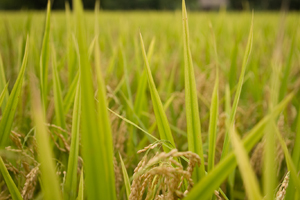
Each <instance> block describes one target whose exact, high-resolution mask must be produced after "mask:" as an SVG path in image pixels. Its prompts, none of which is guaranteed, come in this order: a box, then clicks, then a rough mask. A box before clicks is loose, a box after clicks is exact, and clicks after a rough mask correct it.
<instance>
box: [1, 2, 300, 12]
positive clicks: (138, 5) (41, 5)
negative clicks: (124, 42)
mask: <svg viewBox="0 0 300 200" xmlns="http://www.w3.org/2000/svg"><path fill="white" fill-rule="evenodd" d="M51 1H52V8H53V9H64V7H65V2H64V1H63V0H51ZM68 1H69V3H70V5H71V6H72V1H70V0H68ZM83 3H84V7H85V8H86V9H93V8H94V5H95V0H83ZM186 3H187V7H188V8H189V9H193V10H196V9H206V10H207V9H216V8H219V7H220V6H208V7H207V6H206V5H207V3H209V4H213V5H223V4H224V3H225V5H226V7H227V8H228V9H231V10H242V9H255V10H279V9H280V8H281V7H282V5H287V7H288V9H289V10H299V9H300V1H299V0H283V1H282V0H263V1H261V0H248V1H246V0H244V1H241V0H188V1H186ZM46 4H47V0H1V1H0V9H1V10H6V9H8V10H18V9H24V10H26V9H45V8H46ZM100 4H101V8H102V9H108V10H134V9H150V10H176V9H180V6H181V1H179V0H177V1H176V0H130V1H127V0H101V3H100Z"/></svg>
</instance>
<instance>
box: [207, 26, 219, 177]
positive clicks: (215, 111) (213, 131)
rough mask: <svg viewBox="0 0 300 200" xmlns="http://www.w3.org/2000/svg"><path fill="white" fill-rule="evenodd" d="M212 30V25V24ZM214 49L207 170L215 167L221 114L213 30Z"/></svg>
mask: <svg viewBox="0 0 300 200" xmlns="http://www.w3.org/2000/svg"><path fill="white" fill-rule="evenodd" d="M211 30H212V26H211ZM212 35H213V42H214V49H215V54H216V61H217V67H216V80H215V86H214V89H213V93H212V100H211V105H210V118H209V129H208V134H209V136H208V137H209V139H208V140H209V151H208V166H207V171H208V172H209V171H211V169H213V168H214V165H215V164H214V160H215V152H216V137H217V123H218V115H219V91H218V90H219V68H218V55H217V46H216V40H215V34H214V32H213V30H212Z"/></svg>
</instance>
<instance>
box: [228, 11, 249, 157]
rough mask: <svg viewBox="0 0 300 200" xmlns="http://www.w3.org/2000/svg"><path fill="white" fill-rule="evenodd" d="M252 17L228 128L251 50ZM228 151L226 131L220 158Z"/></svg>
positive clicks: (237, 101)
mask: <svg viewBox="0 0 300 200" xmlns="http://www.w3.org/2000/svg"><path fill="white" fill-rule="evenodd" d="M253 16H254V15H253V13H252V20H251V26H250V31H249V36H248V42H247V47H246V51H245V54H244V58H243V64H242V69H241V74H240V78H239V82H238V85H237V90H236V93H235V96H234V101H233V105H232V108H231V112H230V118H229V126H228V127H229V128H230V127H231V126H233V124H234V120H235V114H236V110H237V106H238V103H239V100H240V95H241V92H242V87H243V82H244V77H245V71H246V66H247V63H248V60H249V56H250V53H251V50H252V43H253ZM228 151H229V134H228V131H226V134H225V139H224V144H223V150H222V158H224V157H225V156H226V155H227V153H228Z"/></svg>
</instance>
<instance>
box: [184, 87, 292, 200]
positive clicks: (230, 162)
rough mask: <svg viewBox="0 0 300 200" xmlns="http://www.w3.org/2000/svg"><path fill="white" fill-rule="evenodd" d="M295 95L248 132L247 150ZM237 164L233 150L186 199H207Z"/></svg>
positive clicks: (255, 142)
mask: <svg viewBox="0 0 300 200" xmlns="http://www.w3.org/2000/svg"><path fill="white" fill-rule="evenodd" d="M293 96H294V93H291V94H289V95H288V96H287V97H286V98H285V99H283V100H282V102H281V103H279V104H278V105H277V106H275V107H274V109H273V110H272V112H270V113H269V114H268V115H267V116H265V117H264V118H263V119H262V120H260V121H259V122H258V123H257V124H256V126H254V127H253V128H252V129H251V130H250V131H249V132H248V133H246V135H247V136H246V137H245V138H244V139H243V140H242V141H243V145H244V148H245V149H246V151H247V152H249V151H250V150H251V149H252V148H253V147H254V146H255V145H256V144H257V143H258V142H259V141H260V139H261V138H262V136H263V134H264V128H265V127H266V124H267V123H268V122H269V121H270V120H271V119H273V118H274V117H277V116H278V115H279V114H280V113H281V112H282V111H283V109H284V108H285V107H286V106H287V104H288V103H289V102H290V101H291V100H292V98H293ZM236 164H237V162H236V158H235V155H234V153H233V152H232V151H231V152H230V153H229V154H228V155H227V156H226V157H225V158H224V159H223V160H221V161H220V163H219V164H218V165H217V166H216V167H215V168H214V169H213V170H212V171H211V172H209V173H208V174H207V175H206V176H205V177H204V178H203V179H202V180H201V181H200V182H199V183H197V184H196V185H195V186H194V188H193V189H192V190H191V192H190V193H189V194H188V195H187V197H186V198H185V200H194V199H207V198H209V197H211V195H212V194H213V192H214V190H216V189H217V188H218V187H219V186H220V185H221V183H222V182H223V181H224V180H225V179H226V177H227V176H228V175H229V174H230V173H231V172H232V171H233V170H234V169H235V167H236Z"/></svg>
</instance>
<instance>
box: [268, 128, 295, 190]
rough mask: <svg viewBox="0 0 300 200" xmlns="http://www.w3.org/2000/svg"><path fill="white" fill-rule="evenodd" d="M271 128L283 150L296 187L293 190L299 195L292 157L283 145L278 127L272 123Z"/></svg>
mask: <svg viewBox="0 0 300 200" xmlns="http://www.w3.org/2000/svg"><path fill="white" fill-rule="evenodd" d="M273 127H274V130H275V133H276V136H277V138H278V140H279V143H280V145H281V148H282V150H283V153H284V157H285V162H286V165H287V167H288V170H289V171H290V173H291V179H292V182H293V186H296V187H295V188H296V190H297V191H298V193H299V194H300V179H299V178H298V171H297V170H296V167H295V164H294V163H293V160H292V157H291V155H290V153H289V150H288V148H287V146H286V143H285V141H284V139H283V137H282V136H281V134H280V132H279V130H278V127H277V126H276V125H275V123H273ZM289 186H290V187H291V186H292V185H289Z"/></svg>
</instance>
